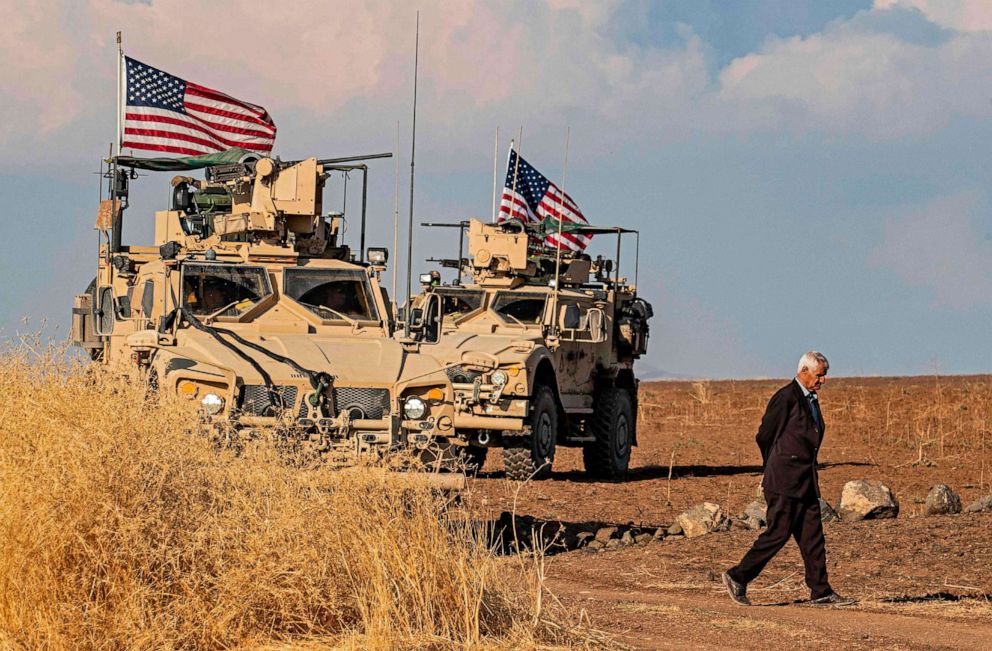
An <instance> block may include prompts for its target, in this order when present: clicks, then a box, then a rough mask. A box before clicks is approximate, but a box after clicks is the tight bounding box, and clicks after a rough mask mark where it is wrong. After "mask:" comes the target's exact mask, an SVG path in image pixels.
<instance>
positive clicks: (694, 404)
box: [473, 377, 992, 649]
mask: <svg viewBox="0 0 992 651" xmlns="http://www.w3.org/2000/svg"><path fill="white" fill-rule="evenodd" d="M779 384H781V382H719V383H706V384H702V385H700V384H698V383H697V384H693V383H684V382H671V383H669V382H664V383H651V384H645V385H642V388H641V395H640V402H641V411H640V416H639V424H638V427H639V434H638V437H639V443H640V445H639V447H638V448H636V449H635V452H634V456H633V459H632V473H631V476H630V478H629V479H628V480H627V481H624V482H617V483H605V482H591V481H588V480H587V479H586V478H585V476H584V474H583V473H582V472H581V455H580V454H578V452H577V451H576V450H567V449H566V450H559V453H558V456H557V457H556V459H555V473H554V475H553V477H552V479H551V480H549V481H544V482H537V483H527V484H523V485H521V484H513V483H510V482H507V481H505V480H504V479H503V478H502V473H501V472H500V460H499V457H498V454H496V455H492V458H490V460H489V462H488V463H487V465H486V467H485V468H484V470H485V472H484V473H483V474H482V476H481V477H480V478H479V479H478V480H476V481H475V482H474V491H473V492H474V497H473V499H474V500H475V501H477V502H478V504H479V506H481V507H482V508H483V509H486V510H489V511H490V512H492V513H493V514H494V515H495V514H497V513H499V512H500V511H511V510H514V501H516V507H515V511H516V513H517V514H520V515H530V516H534V517H536V518H540V519H545V520H551V521H557V522H565V523H577V524H583V525H591V524H592V523H602V524H603V525H604V526H605V525H611V524H620V525H625V524H633V525H635V526H645V527H657V526H667V525H668V524H669V523H671V522H672V521H673V519H674V518H675V516H676V515H678V513H680V512H681V511H683V510H684V509H685V508H688V507H689V506H692V505H693V504H696V503H699V502H701V501H704V500H706V501H711V502H717V503H719V504H721V505H722V506H723V507H724V509H725V511H727V512H729V513H730V514H737V513H739V512H741V511H742V510H743V508H744V506H745V505H746V504H747V503H748V502H749V501H750V500H751V499H753V496H754V494H755V490H756V488H757V486H758V482H759V480H760V467H759V464H760V457H759V456H758V452H757V449H756V447H755V444H754V440H753V436H754V432H755V430H756V427H757V423H758V421H759V420H760V417H761V413H762V411H763V409H764V404H765V402H766V401H767V399H768V397H769V396H770V395H771V393H772V392H773V391H774V389H775V388H776V387H777V386H778V385H779ZM821 403H822V405H823V407H824V412H825V417H826V422H827V433H826V439H825V441H824V445H823V449H822V452H821V457H820V461H821V463H822V464H823V469H822V471H821V473H820V478H821V486H822V489H823V496H824V498H825V499H827V500H828V501H829V502H830V503H831V504H833V505H835V506H836V503H837V501H838V499H839V496H840V491H841V487H842V486H843V484H844V483H845V482H847V481H849V480H851V479H859V478H868V479H878V480H881V481H883V482H885V483H886V484H887V485H889V486H890V487H891V488H892V489H893V490H894V491H895V493H896V495H897V497H898V498H899V500H900V505H901V512H900V515H899V518H898V519H896V520H882V521H866V522H860V523H830V524H827V525H826V535H827V545H828V547H827V551H828V566H829V571H830V577H831V582H832V584H833V585H834V587H835V588H836V589H837V590H838V592H840V593H842V594H845V595H851V596H854V597H856V598H858V599H859V600H860V603H859V604H858V605H857V606H855V607H852V608H846V609H819V608H813V607H809V606H804V605H803V604H802V600H803V599H805V598H806V597H808V592H807V590H806V589H805V586H804V585H803V581H802V564H801V560H800V558H799V554H798V551H797V550H796V548H795V546H794V545H791V544H790V545H789V546H787V547H786V550H784V551H783V553H782V554H780V555H779V556H778V557H777V558H776V559H775V560H774V561H773V563H772V564H770V565H769V566H768V568H767V569H766V571H765V573H764V574H763V575H762V576H761V577H760V578H759V579H758V581H756V582H755V584H753V585H752V587H751V592H752V598H753V599H754V601H755V602H756V603H760V604H763V605H762V606H758V607H752V608H741V607H739V606H736V605H735V604H733V603H731V602H730V601H729V599H728V598H727V597H726V594H725V593H724V592H723V588H722V584H721V583H720V582H719V573H720V572H721V571H722V570H723V569H725V568H726V567H729V566H730V565H732V564H733V563H735V562H736V561H737V560H738V559H739V557H740V556H741V555H742V554H743V553H744V552H745V551H746V550H747V548H748V546H749V544H750V543H751V541H752V540H753V539H754V537H755V535H756V533H754V532H751V531H742V530H733V531H730V532H725V533H717V534H711V535H709V536H705V537H703V538H697V539H692V540H685V539H682V538H675V539H668V540H665V541H663V542H651V543H648V544H643V545H635V546H630V547H618V548H615V549H610V550H606V551H603V552H599V553H590V552H587V551H585V550H576V551H570V552H567V553H562V554H558V555H554V556H551V557H549V558H548V559H547V562H548V585H549V588H550V590H551V592H552V593H553V594H555V595H556V596H557V597H558V598H559V599H561V600H562V601H563V602H564V603H565V604H566V605H568V606H569V607H571V609H573V610H575V611H578V610H580V609H584V610H585V611H587V613H588V615H589V618H590V621H591V622H592V623H593V625H594V626H596V627H598V628H601V629H603V630H605V631H607V632H609V633H611V634H613V635H615V636H616V637H617V639H618V641H622V642H623V643H624V644H627V645H630V646H632V647H635V648H665V647H673V646H683V647H684V646H685V645H686V644H689V645H691V646H692V647H693V648H767V647H768V646H769V643H774V644H778V643H789V644H792V645H795V644H797V643H798V644H800V645H802V646H805V647H814V648H866V649H867V648H898V649H924V648H926V649H932V648H962V649H963V648H968V649H976V648H992V596H990V595H992V545H990V544H989V539H990V532H992V514H989V513H986V514H978V515H975V514H962V515H955V516H940V517H924V516H923V504H922V500H923V497H924V496H925V495H926V493H927V491H928V489H929V488H930V486H932V485H933V484H936V483H947V484H949V485H950V486H951V487H952V488H953V489H954V490H955V491H957V492H958V493H959V494H960V495H961V497H962V501H963V503H964V504H965V505H967V504H969V503H971V502H972V501H973V500H975V499H976V498H978V497H979V496H980V495H984V494H989V493H992V487H990V480H992V476H990V475H992V409H990V406H992V383H990V379H989V378H988V377H978V378H976V377H972V378H908V379H907V378H880V379H867V380H860V379H844V380H832V381H831V382H830V383H829V384H828V386H827V387H826V388H825V389H824V390H823V392H822V393H821ZM673 452H674V457H673ZM670 466H671V480H669V470H670Z"/></svg>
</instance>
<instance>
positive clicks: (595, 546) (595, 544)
mask: <svg viewBox="0 0 992 651" xmlns="http://www.w3.org/2000/svg"><path fill="white" fill-rule="evenodd" d="M604 547H606V543H602V542H599V541H598V540H593V541H592V542H590V543H589V544H588V545H586V550H587V551H590V552H595V551H599V550H600V549H603V548H604Z"/></svg>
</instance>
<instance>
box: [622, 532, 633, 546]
mask: <svg viewBox="0 0 992 651" xmlns="http://www.w3.org/2000/svg"><path fill="white" fill-rule="evenodd" d="M620 544H621V545H633V544H634V535H633V534H632V533H630V531H624V532H623V535H622V536H620Z"/></svg>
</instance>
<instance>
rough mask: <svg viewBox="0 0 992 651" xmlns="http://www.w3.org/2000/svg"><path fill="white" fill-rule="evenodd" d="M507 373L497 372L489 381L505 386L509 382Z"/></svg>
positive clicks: (494, 372)
mask: <svg viewBox="0 0 992 651" xmlns="http://www.w3.org/2000/svg"><path fill="white" fill-rule="evenodd" d="M507 379H508V378H507V375H506V371H500V370H495V371H493V374H492V375H490V376H489V381H490V382H492V383H493V384H498V385H500V386H503V385H504V384H506V381H507Z"/></svg>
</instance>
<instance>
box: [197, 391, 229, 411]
mask: <svg viewBox="0 0 992 651" xmlns="http://www.w3.org/2000/svg"><path fill="white" fill-rule="evenodd" d="M200 405H201V406H202V407H203V411H205V412H207V413H208V414H210V415H211V416H213V415H215V414H219V413H220V411H221V409H223V408H224V399H223V398H221V397H220V396H219V395H217V394H216V393H208V394H207V395H205V396H203V399H202V400H200Z"/></svg>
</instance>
